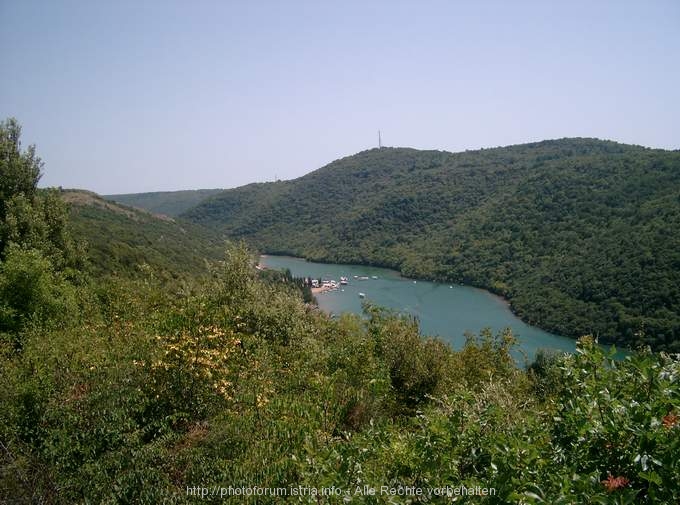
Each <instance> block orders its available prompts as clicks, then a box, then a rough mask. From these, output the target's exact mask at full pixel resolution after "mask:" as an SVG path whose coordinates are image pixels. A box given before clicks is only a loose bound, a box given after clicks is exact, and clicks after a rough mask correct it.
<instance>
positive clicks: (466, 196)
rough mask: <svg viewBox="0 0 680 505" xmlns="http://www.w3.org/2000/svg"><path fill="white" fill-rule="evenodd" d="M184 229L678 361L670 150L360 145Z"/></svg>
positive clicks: (674, 179)
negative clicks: (397, 278)
mask: <svg viewBox="0 0 680 505" xmlns="http://www.w3.org/2000/svg"><path fill="white" fill-rule="evenodd" d="M184 217H186V218H188V219H190V220H192V221H194V222H196V223H200V224H203V225H205V226H208V227H212V228H217V229H219V230H221V231H223V232H224V233H226V234H227V235H228V236H230V237H232V238H235V239H240V238H242V239H245V240H247V241H248V243H250V244H252V245H253V246H254V247H256V248H258V249H260V250H262V251H264V252H268V253H272V254H291V255H296V256H302V257H305V258H308V259H312V260H318V261H328V262H339V263H365V264H372V265H378V266H386V267H391V268H395V269H398V270H400V271H401V272H402V273H403V274H404V275H406V276H411V277H417V278H427V279H433V280H446V281H454V282H463V283H467V284H472V285H475V286H479V287H483V288H486V289H489V290H491V291H493V292H495V293H498V294H501V295H503V296H505V297H507V298H508V299H509V300H510V302H511V305H512V308H513V310H514V311H515V312H516V313H517V314H518V315H519V316H520V317H522V318H523V319H524V320H526V321H527V322H529V323H532V324H536V325H539V326H541V327H543V328H545V329H547V330H551V331H554V332H556V333H559V334H562V335H567V336H572V337H578V336H580V335H584V334H593V335H596V336H597V337H598V338H599V339H600V340H601V341H606V342H616V343H618V344H620V345H630V346H636V345H639V344H641V343H645V344H650V345H652V346H653V348H655V349H667V350H673V351H678V350H680V152H677V151H673V152H669V151H663V150H653V149H648V148H643V147H639V146H631V145H624V144H618V143H615V142H608V141H600V140H596V139H578V138H577V139H562V140H553V141H544V142H538V143H533V144H525V145H517V146H511V147H503V148H495V149H483V150H479V151H467V152H462V153H457V154H451V153H447V152H441V151H417V150H414V149H401V148H382V149H373V150H369V151H365V152H362V153H359V154H357V155H355V156H350V157H347V158H343V159H340V160H338V161H335V162H333V163H331V164H329V165H327V166H325V167H323V168H321V169H319V170H316V171H314V172H312V173H310V174H308V175H305V176H304V177H300V178H299V179H295V180H292V181H284V182H275V183H263V184H250V185H248V186H243V187H241V188H237V189H233V190H226V191H224V192H222V193H220V194H218V195H216V196H213V197H211V198H209V199H207V200H206V201H204V202H203V203H201V204H199V205H198V206H197V207H195V208H193V209H190V210H188V211H187V212H186V213H185V214H184Z"/></svg>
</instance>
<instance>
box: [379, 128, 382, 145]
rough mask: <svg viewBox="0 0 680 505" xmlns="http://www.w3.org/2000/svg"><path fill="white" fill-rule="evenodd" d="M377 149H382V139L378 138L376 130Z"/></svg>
mask: <svg viewBox="0 0 680 505" xmlns="http://www.w3.org/2000/svg"><path fill="white" fill-rule="evenodd" d="M378 149H382V138H381V137H380V130H378Z"/></svg>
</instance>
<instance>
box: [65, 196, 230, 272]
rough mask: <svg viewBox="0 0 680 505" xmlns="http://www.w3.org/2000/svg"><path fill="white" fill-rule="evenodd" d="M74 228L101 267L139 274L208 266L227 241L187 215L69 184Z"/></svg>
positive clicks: (98, 269) (93, 263)
mask: <svg viewBox="0 0 680 505" xmlns="http://www.w3.org/2000/svg"><path fill="white" fill-rule="evenodd" d="M61 196H62V199H63V200H65V201H66V202H67V203H69V204H70V228H71V230H72V233H73V236H74V238H75V239H76V240H77V241H79V242H85V243H86V247H87V254H88V256H89V264H90V265H91V267H92V268H93V269H94V271H95V273H97V274H103V273H118V274H132V275H134V274H136V273H139V270H140V268H147V267H148V268H151V269H152V271H153V272H154V273H156V274H160V275H161V276H163V277H169V278H173V277H177V276H182V275H189V274H191V275H193V274H197V273H199V272H204V271H205V260H206V259H219V258H221V257H222V255H223V252H224V241H223V240H222V239H221V238H220V237H219V236H218V235H217V234H215V233H212V232H211V231H209V230H207V229H205V228H203V227H201V226H198V225H195V224H193V223H189V222H186V221H182V220H175V219H171V218H169V217H167V216H163V215H155V214H151V213H150V212H147V211H144V210H141V209H136V208H133V207H128V206H125V205H120V204H117V203H114V202H111V201H108V200H105V199H103V198H102V197H100V196H98V195H96V194H95V193H91V192H89V191H81V190H67V191H63V192H62V193H61Z"/></svg>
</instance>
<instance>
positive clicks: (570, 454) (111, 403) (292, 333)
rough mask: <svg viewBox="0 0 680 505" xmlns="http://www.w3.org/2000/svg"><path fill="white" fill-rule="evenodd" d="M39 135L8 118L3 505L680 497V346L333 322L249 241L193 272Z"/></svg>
mask: <svg viewBox="0 0 680 505" xmlns="http://www.w3.org/2000/svg"><path fill="white" fill-rule="evenodd" d="M19 137H20V128H19V125H18V123H17V122H16V121H14V120H8V121H5V122H3V123H0V198H1V200H0V201H1V202H2V205H1V206H0V503H16V504H33V503H44V504H69V505H70V504H73V503H131V504H132V503H134V504H157V503H177V504H183V503H206V502H207V503H234V504H236V503H238V504H242V503H246V504H248V503H250V504H258V505H259V504H278V503H284V502H290V501H294V502H301V503H314V504H318V503H332V504H340V503H342V504H345V503H357V504H361V503H376V504H378V503H395V504H408V503H451V502H452V501H454V500H455V501H460V502H462V503H490V504H496V503H521V504H539V503H649V504H668V503H678V501H679V500H680V487H678V482H679V481H680V460H679V459H678V457H677V455H678V452H679V451H680V415H679V414H680V381H678V377H680V362H678V358H677V356H675V357H674V356H670V355H667V354H664V353H659V354H655V353H652V352H650V351H649V350H642V351H641V352H635V353H632V354H631V355H629V356H627V357H626V358H625V359H624V360H622V361H619V362H617V361H615V360H613V359H612V356H613V353H612V354H611V355H605V354H603V351H602V350H601V347H600V346H598V345H595V343H594V341H593V339H592V337H584V338H582V339H580V341H579V343H578V346H577V353H576V354H575V355H564V356H556V355H548V354H539V355H538V357H537V359H536V361H535V362H534V363H532V364H531V365H530V366H529V367H528V368H527V369H524V368H517V367H516V366H515V363H514V360H513V359H512V357H511V355H510V349H511V348H512V346H513V345H514V339H513V336H512V335H511V334H510V333H509V332H507V331H506V332H503V333H501V334H499V335H491V334H490V332H488V331H485V330H482V331H481V332H480V334H479V335H478V336H474V335H470V336H469V337H468V341H467V342H466V345H465V346H464V348H463V349H462V350H461V351H458V352H454V351H452V350H451V349H450V348H449V347H448V346H447V345H446V344H444V343H443V342H441V341H438V340H435V339H429V338H424V337H422V336H421V335H420V334H419V332H418V325H417V322H416V321H415V320H414V319H412V318H409V317H405V316H400V315H397V314H393V313H390V312H388V311H385V310H382V309H380V308H378V307H373V306H369V305H367V306H366V307H365V311H366V314H365V316H366V317H364V318H362V317H358V316H354V315H344V316H342V317H341V318H339V319H333V318H331V317H329V316H327V315H326V314H324V313H322V312H320V311H319V310H317V309H315V308H314V307H313V306H311V305H309V304H307V303H305V302H304V301H303V299H302V297H301V295H300V291H299V290H297V289H296V288H295V287H294V283H293V282H292V279H290V278H289V277H286V276H277V275H273V274H271V273H270V274H269V275H266V276H260V275H259V273H258V271H257V270H256V269H255V259H254V255H253V253H252V252H251V251H249V250H248V249H247V248H246V246H245V245H244V244H243V243H241V244H229V245H227V246H226V247H225V248H224V254H223V256H222V260H221V261H208V263H207V264H206V268H205V269H204V270H203V271H200V272H199V271H195V270H194V268H183V266H182V265H181V262H180V261H179V258H180V256H182V255H187V257H186V259H187V261H188V262H189V263H192V264H193V263H195V261H194V259H191V258H193V257H194V255H199V254H200V252H201V251H199V250H196V251H193V250H190V249H191V248H190V246H189V244H188V243H180V244H177V245H176V246H175V247H176V248H174V249H173V248H172V247H168V246H167V244H166V242H165V238H166V237H172V240H180V238H179V236H180V235H181V234H182V233H183V232H182V231H178V230H180V228H179V226H178V225H177V224H176V223H172V222H169V221H163V220H160V221H159V220H158V219H157V218H155V217H153V216H151V215H150V214H147V213H144V212H139V211H135V210H132V209H129V208H126V207H121V206H117V205H114V204H112V203H110V202H107V201H105V200H102V199H100V198H98V197H97V196H96V195H94V194H91V193H87V192H66V193H63V192H60V191H58V190H40V189H38V188H37V183H38V180H39V179H40V176H41V173H42V162H41V161H40V159H39V158H38V157H37V156H36V153H35V150H34V149H33V148H30V147H29V148H28V149H25V150H23V149H22V148H21V144H20V142H19ZM67 202H69V203H67ZM69 205H70V206H71V209H70V211H69V209H68V206H69ZM187 230H188V228H187ZM185 231H186V230H185ZM178 233H179V234H180V235H177V234H178ZM190 233H193V232H189V231H187V235H189V234H190ZM98 237H99V238H98ZM161 237H162V238H163V239H161ZM194 238H195V237H194ZM84 239H86V240H84ZM145 240H146V242H145ZM107 241H110V242H111V243H110V244H106V242H107ZM180 242H181V240H180ZM209 243H210V241H209V240H206V242H203V241H198V242H195V247H196V248H199V247H201V248H202V247H203V246H204V245H205V244H208V245H209ZM206 247H207V246H206ZM126 248H127V249H126ZM120 251H124V252H123V253H120ZM210 251H211V248H210V247H207V248H206V250H205V251H204V253H205V255H204V257H205V258H206V259H207V260H209V259H210V256H211V253H210ZM166 255H167V256H168V257H167V258H165V261H161V256H166ZM174 255H177V257H174ZM137 261H138V262H139V263H137V264H136V265H135V262H137ZM166 269H167V272H169V273H168V274H162V272H164V271H166ZM175 269H178V270H177V271H175ZM173 272H175V273H174V274H173ZM179 278H181V279H182V282H177V279H179Z"/></svg>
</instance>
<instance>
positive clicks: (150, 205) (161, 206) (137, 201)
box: [103, 189, 222, 217]
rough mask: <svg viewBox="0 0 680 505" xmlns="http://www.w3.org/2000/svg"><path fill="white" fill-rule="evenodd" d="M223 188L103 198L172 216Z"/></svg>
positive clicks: (155, 192)
mask: <svg viewBox="0 0 680 505" xmlns="http://www.w3.org/2000/svg"><path fill="white" fill-rule="evenodd" d="M221 191H222V190H221V189H189V190H184V191H154V192H151V193H129V194H123V195H104V196H103V198H106V199H107V200H112V201H114V202H118V203H123V204H125V205H130V206H132V207H139V208H140V209H146V210H148V211H150V212H153V213H156V214H163V215H166V216H170V217H176V216H179V215H180V214H181V213H182V212H184V211H186V210H188V209H190V208H191V207H195V206H196V205H198V204H199V203H201V202H202V201H203V200H205V199H206V198H208V197H209V196H212V195H215V194H217V193H220V192H221Z"/></svg>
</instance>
